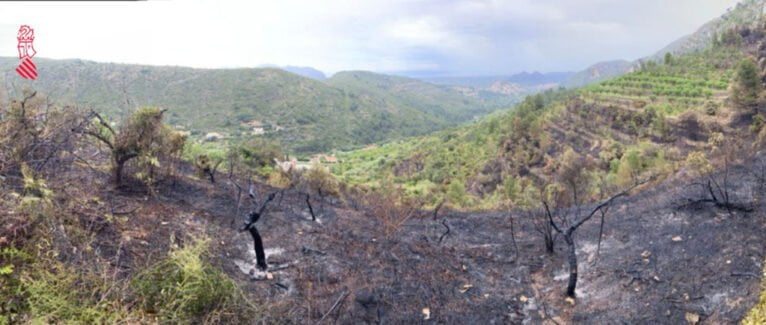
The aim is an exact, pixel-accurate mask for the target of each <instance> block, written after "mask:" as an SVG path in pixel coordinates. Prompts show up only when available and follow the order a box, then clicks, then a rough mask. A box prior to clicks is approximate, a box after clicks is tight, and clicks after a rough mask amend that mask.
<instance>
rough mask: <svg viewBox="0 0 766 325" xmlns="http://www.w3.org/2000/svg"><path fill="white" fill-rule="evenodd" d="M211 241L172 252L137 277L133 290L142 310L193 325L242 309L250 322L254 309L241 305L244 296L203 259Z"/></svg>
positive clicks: (193, 244)
mask: <svg viewBox="0 0 766 325" xmlns="http://www.w3.org/2000/svg"><path fill="white" fill-rule="evenodd" d="M207 251H208V240H206V239H199V240H197V241H195V242H193V243H192V244H190V245H188V246H186V247H183V248H177V249H174V250H172V251H171V252H170V253H169V254H168V256H167V257H166V258H165V259H163V260H162V261H160V262H159V263H157V264H156V265H154V266H152V267H150V268H149V269H147V270H146V271H144V272H142V273H140V274H139V275H137V276H136V277H135V278H134V279H133V281H132V284H133V288H134V289H135V291H136V293H137V294H138V295H139V297H140V300H141V302H142V305H143V308H144V309H145V310H146V311H148V312H152V313H156V314H157V316H158V317H159V319H160V320H161V321H173V322H180V323H190V322H199V321H201V320H202V321H210V320H211V319H215V318H217V317H220V316H221V314H222V312H223V311H225V310H228V309H231V308H235V307H236V308H241V309H242V310H239V311H238V312H242V313H244V314H240V315H237V317H241V319H248V318H247V317H248V313H250V314H252V311H253V309H252V308H251V307H249V306H244V307H243V306H241V305H238V304H239V303H241V302H240V300H244V299H240V298H241V297H240V295H241V292H240V291H239V289H238V288H237V286H236V284H235V283H234V282H233V281H232V280H231V279H229V278H228V277H227V276H226V275H225V274H224V273H223V272H222V271H221V270H219V269H217V268H215V267H213V266H212V265H210V264H208V263H207V262H206V261H205V260H204V258H205V255H206V254H207Z"/></svg>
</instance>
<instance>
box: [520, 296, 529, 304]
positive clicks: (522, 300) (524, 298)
mask: <svg viewBox="0 0 766 325" xmlns="http://www.w3.org/2000/svg"><path fill="white" fill-rule="evenodd" d="M527 300H528V299H527V296H525V295H521V297H519V301H521V302H527Z"/></svg>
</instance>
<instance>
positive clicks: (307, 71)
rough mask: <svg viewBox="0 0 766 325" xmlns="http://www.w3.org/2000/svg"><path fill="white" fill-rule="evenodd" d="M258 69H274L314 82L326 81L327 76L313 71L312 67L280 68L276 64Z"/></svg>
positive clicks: (261, 66) (315, 70)
mask: <svg viewBox="0 0 766 325" xmlns="http://www.w3.org/2000/svg"><path fill="white" fill-rule="evenodd" d="M258 68H274V69H281V70H285V71H287V72H291V73H294V74H297V75H299V76H302V77H306V78H311V79H314V80H325V79H327V76H326V75H325V74H324V72H322V71H319V70H317V69H314V68H312V67H299V66H293V65H286V66H280V65H276V64H261V65H259V66H258Z"/></svg>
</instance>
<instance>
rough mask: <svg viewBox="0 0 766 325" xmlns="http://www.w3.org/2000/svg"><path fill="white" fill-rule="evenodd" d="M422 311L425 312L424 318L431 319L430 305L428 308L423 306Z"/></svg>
mask: <svg viewBox="0 0 766 325" xmlns="http://www.w3.org/2000/svg"><path fill="white" fill-rule="evenodd" d="M422 313H423V319H424V320H429V319H431V309H430V308H428V307H426V308H423V311H422Z"/></svg>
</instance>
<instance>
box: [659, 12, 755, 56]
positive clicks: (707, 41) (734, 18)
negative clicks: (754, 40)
mask: <svg viewBox="0 0 766 325" xmlns="http://www.w3.org/2000/svg"><path fill="white" fill-rule="evenodd" d="M764 13H766V2H765V1H763V0H745V1H742V2H740V3H738V4H737V5H736V6H735V7H734V8H733V9H731V10H729V11H728V12H727V13H725V14H724V15H722V16H721V17H719V18H716V19H714V20H712V21H710V22H709V23H707V24H705V25H703V26H702V27H700V28H699V29H698V30H697V31H695V32H694V33H692V34H690V35H687V36H684V37H682V38H680V39H679V40H677V41H675V42H673V43H671V44H669V45H668V46H666V47H664V48H663V49H661V50H660V51H658V52H657V53H655V54H654V55H652V56H650V57H648V58H646V59H645V60H662V58H663V57H664V56H665V54H666V53H672V54H674V55H678V54H686V53H690V52H694V51H699V50H702V49H704V48H706V47H708V46H710V45H711V44H712V43H713V42H714V41H715V40H716V38H720V37H721V36H722V34H723V33H725V32H726V31H728V30H731V29H732V28H734V27H736V26H753V25H757V24H758V23H759V22H762V21H763V18H764Z"/></svg>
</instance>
